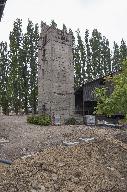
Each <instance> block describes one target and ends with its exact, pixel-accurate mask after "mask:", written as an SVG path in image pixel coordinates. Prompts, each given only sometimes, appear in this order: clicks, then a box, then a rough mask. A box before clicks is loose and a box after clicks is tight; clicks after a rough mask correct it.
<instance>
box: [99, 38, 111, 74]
mask: <svg viewBox="0 0 127 192" xmlns="http://www.w3.org/2000/svg"><path fill="white" fill-rule="evenodd" d="M101 50H102V51H101V65H102V68H103V69H102V70H103V74H104V75H108V74H110V73H111V71H112V69H111V53H110V48H109V41H108V39H107V38H106V37H104V36H103V39H102V43H101Z"/></svg>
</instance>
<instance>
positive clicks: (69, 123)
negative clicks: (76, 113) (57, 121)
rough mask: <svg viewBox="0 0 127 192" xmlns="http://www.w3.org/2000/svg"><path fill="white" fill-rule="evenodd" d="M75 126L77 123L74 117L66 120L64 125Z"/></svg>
mask: <svg viewBox="0 0 127 192" xmlns="http://www.w3.org/2000/svg"><path fill="white" fill-rule="evenodd" d="M76 124H77V121H76V119H75V118H74V117H71V118H68V119H67V120H66V121H65V125H76Z"/></svg>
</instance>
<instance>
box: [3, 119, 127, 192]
mask: <svg viewBox="0 0 127 192" xmlns="http://www.w3.org/2000/svg"><path fill="white" fill-rule="evenodd" d="M74 142H75V143H74ZM30 155H31V156H30ZM0 159H8V160H12V165H10V166H7V165H6V166H5V165H4V164H3V165H2V164H0V192H127V129H112V128H107V129H106V128H98V127H86V126H85V125H75V126H48V127H41V126H35V125H30V124H27V123H26V117H25V116H22V117H21V116H20V117H18V116H9V117H5V116H0Z"/></svg>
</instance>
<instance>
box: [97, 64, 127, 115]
mask: <svg viewBox="0 0 127 192" xmlns="http://www.w3.org/2000/svg"><path fill="white" fill-rule="evenodd" d="M107 81H110V83H111V84H112V86H113V92H112V93H111V94H110V95H109V94H108V88H102V89H99V88H97V89H96V91H95V94H96V98H97V108H96V113H97V114H105V115H109V116H111V115H114V114H122V115H124V116H125V117H127V61H124V62H123V64H122V65H121V72H120V73H118V74H115V75H114V76H113V77H112V78H110V80H109V79H108V80H107Z"/></svg>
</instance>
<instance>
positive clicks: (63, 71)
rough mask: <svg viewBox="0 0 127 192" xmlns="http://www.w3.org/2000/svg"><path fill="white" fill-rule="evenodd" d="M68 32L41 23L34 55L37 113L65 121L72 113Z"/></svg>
mask: <svg viewBox="0 0 127 192" xmlns="http://www.w3.org/2000/svg"><path fill="white" fill-rule="evenodd" d="M72 38H73V33H72V31H71V30H69V32H67V29H66V26H65V25H63V29H62V30H60V29H58V28H57V26H56V24H55V23H52V25H51V26H48V25H47V24H46V23H44V22H42V23H41V34H40V40H39V52H38V59H39V60H38V62H39V67H38V110H39V113H42V112H46V113H48V114H50V115H52V114H55V115H60V116H61V118H62V119H66V118H69V117H70V116H72V115H73V113H74V67H73V54H72Z"/></svg>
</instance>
